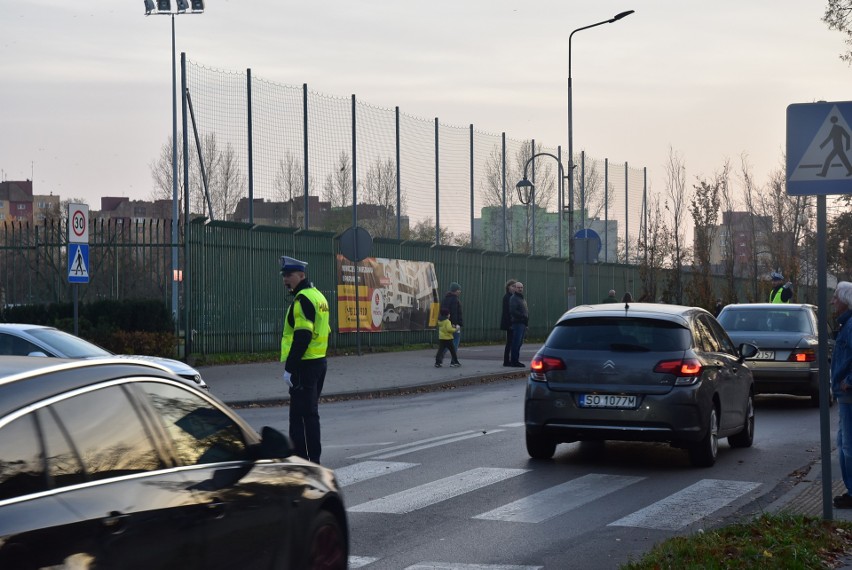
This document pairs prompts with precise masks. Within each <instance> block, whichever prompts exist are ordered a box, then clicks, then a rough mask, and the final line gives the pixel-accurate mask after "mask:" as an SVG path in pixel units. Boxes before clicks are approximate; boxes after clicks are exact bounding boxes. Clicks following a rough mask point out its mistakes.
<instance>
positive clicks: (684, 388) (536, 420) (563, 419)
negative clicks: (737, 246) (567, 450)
mask: <svg viewBox="0 0 852 570" xmlns="http://www.w3.org/2000/svg"><path fill="white" fill-rule="evenodd" d="M756 353H757V347H755V346H754V345H752V344H743V345H740V346H739V348H737V347H735V346H734V344H733V342H732V341H731V339H730V338H729V337H728V335H727V333H726V332H725V331H724V329H723V328H722V327H721V326H720V325H719V323H718V322H717V321H716V319H715V318H714V317H713V315H711V314H710V313H708V312H707V311H705V310H704V309H701V308H697V307H684V306H680V305H663V304H654V303H632V304H608V305H586V306H581V307H576V308H574V309H572V310H570V311H568V312H567V313H565V314H564V315H562V317H561V318H560V319H559V321H558V322H557V323H556V325H555V326H554V328H553V330H552V331H551V333H550V335H549V336H548V338H547V341H546V342H545V344H544V346H542V348H541V349H540V350H539V351H538V353H537V354H536V355H535V357H534V358H533V360H532V365H531V366H532V372H531V373H530V376H529V381H528V383H527V391H526V401H525V406H524V421H525V423H526V445H527V451H528V452H529V454H530V456H531V457H533V458H535V459H548V458H550V457H552V456H553V454H554V453H555V451H556V445H557V444H559V443H567V442H573V441H584V440H607V439H612V440H629V441H662V442H669V443H671V444H672V445H673V446H676V447H682V448H686V449H687V450H688V451H689V457H690V460H691V461H692V463H693V465H696V466H711V465H713V464H714V463H715V462H716V456H717V454H718V445H719V438H723V437H727V438H728V443H729V444H730V445H731V446H732V447H749V446H751V444H752V440H753V437H754V388H753V381H752V374H751V370H749V368H748V366H746V365H745V364H744V362H743V361H744V359H745V358H749V357H751V356H754V355H755V354H756Z"/></svg>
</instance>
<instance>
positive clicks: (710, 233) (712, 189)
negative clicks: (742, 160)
mask: <svg viewBox="0 0 852 570" xmlns="http://www.w3.org/2000/svg"><path fill="white" fill-rule="evenodd" d="M727 183H728V171H727V163H726V164H725V167H724V168H723V169H722V171H721V172H720V173H717V174H716V176H715V177H714V179H713V180H710V181H707V180H699V181H698V184H696V185H695V192H694V193H693V195H692V199H691V202H690V213H691V215H692V221H693V223H694V224H695V243H694V244H693V272H692V279H691V280H690V282H689V285H688V287H687V290H688V292H689V298H688V299H687V303H689V304H692V305H697V306H701V307H704V308H705V309H707V310H711V309H712V308H713V304H714V303H713V297H714V296H713V283H712V281H711V278H710V275H711V273H712V267H711V263H710V254H711V252H712V248H713V242H714V241H715V237H716V222H717V221H718V217H719V208H720V206H721V200H720V194H721V193H722V191H721V189H722V187H723V186H725V185H727ZM729 239H730V236H729Z"/></svg>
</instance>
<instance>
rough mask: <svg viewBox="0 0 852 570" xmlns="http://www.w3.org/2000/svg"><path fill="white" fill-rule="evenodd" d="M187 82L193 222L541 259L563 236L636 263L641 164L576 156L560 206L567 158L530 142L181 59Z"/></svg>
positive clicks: (563, 246)
mask: <svg viewBox="0 0 852 570" xmlns="http://www.w3.org/2000/svg"><path fill="white" fill-rule="evenodd" d="M186 84H187V90H188V92H189V94H190V97H191V102H192V111H193V114H194V119H195V122H194V124H195V128H196V129H197V131H198V132H197V136H198V139H199V141H200V143H199V144H200V146H201V157H202V159H203V164H204V168H205V171H206V174H207V193H206V195H205V192H204V184H203V182H202V178H201V170H200V169H199V168H197V167H192V168H191V171H190V181H189V184H190V188H191V192H190V210H191V211H192V212H194V213H198V214H205V215H207V214H208V212H210V211H212V214H213V217H214V219H218V220H235V221H242V222H253V223H259V224H272V225H281V226H287V227H299V228H308V229H322V230H331V231H342V230H343V229H345V228H348V227H351V226H352V224H353V223H354V222H357V224H358V225H361V226H364V227H366V228H367V229H368V230H369V231H370V232H371V234H372V235H374V236H380V237H391V238H401V239H414V240H420V241H431V242H438V243H441V244H449V245H470V246H473V247H479V248H483V249H490V250H496V251H507V252H516V253H532V254H540V255H559V254H562V255H567V252H568V249H569V244H570V243H571V240H570V236H571V233H570V232H571V231H573V232H574V233H575V234H577V232H581V233H580V234H579V235H580V236H581V237H590V236H592V237H595V236H596V239H599V241H600V248H599V253H598V260H599V261H608V262H621V263H623V262H625V261H633V260H635V259H636V256H637V255H638V254H639V252H638V247H637V243H638V241H639V240H640V239H642V238H643V235H642V233H643V228H644V227H645V225H644V221H643V220H644V216H645V211H646V206H645V201H646V195H645V194H646V188H645V175H644V170H643V169H642V168H635V167H631V166H628V165H627V163H624V162H615V161H612V160H604V159H598V158H591V157H588V156H586V155H585V154H584V153H575V156H574V164H575V168H574V171H573V176H574V178H573V182H574V184H573V199H572V197H571V196H569V184H568V183H567V182H568V181H567V180H564V179H563V174H565V175H568V165H569V161H568V156H567V152H563V150H562V149H561V148H560V147H554V146H549V145H547V144H546V143H545V142H543V141H539V140H536V139H535V138H534V137H531V138H530V139H527V140H516V139H511V138H506V137H505V135H502V134H493V133H486V132H482V131H479V130H476V129H474V127H473V125H470V126H467V127H464V126H453V125H447V124H443V123H441V122H440V120H439V119H434V118H433V119H425V118H421V117H414V116H411V115H408V114H406V113H402V112H400V111H399V108H396V109H386V108H379V107H375V106H372V105H370V104H368V103H365V102H362V101H358V100H357V97H356V96H354V95H352V96H349V97H339V96H332V95H326V94H322V93H317V92H314V91H310V90H309V89H308V87H307V86H306V85H303V86H292V85H283V84H278V83H274V82H271V81H268V80H265V79H261V78H257V77H255V76H253V75H252V74H251V71H250V70H246V71H245V72H230V71H223V70H217V69H213V68H210V67H206V66H203V65H200V64H198V63H194V62H189V61H188V62H187V65H186ZM353 128H354V135H355V136H354V137H353ZM195 135H196V133H193V132H190V133H187V134H186V135H185V136H186V137H187V139H188V140H190V141H192V140H193V139H194V137H195ZM306 141H307V144H306ZM249 143H251V144H249ZM190 152H191V154H193V155H197V154H198V151H197V150H196V149H195V148H194V145H193V147H192V148H191V149H190ZM534 155H535V158H533V156H534ZM557 158H558V159H560V160H557ZM190 164H194V161H193V160H192V157H191V160H190ZM560 164H561V166H562V168H560ZM525 174H526V176H527V178H528V179H529V181H530V182H531V183H532V184H533V187H534V191H532V192H529V190H528V191H527V193H526V194H524V193H519V192H518V190H517V189H516V184H517V183H518V181H520V180H521V179H522V178H523V177H524V175H525ZM306 179H307V183H306ZM353 192H354V196H353ZM205 196H209V198H207V197H205ZM353 198H355V202H356V203H357V205H356V211H355V212H353V209H352V208H353ZM208 200H209V202H208ZM208 204H209V205H208ZM569 206H573V210H571V211H569ZM397 216H400V217H399V218H398V217H397ZM560 239H561V241H560Z"/></svg>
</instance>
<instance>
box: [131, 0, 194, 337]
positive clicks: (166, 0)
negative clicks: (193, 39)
mask: <svg viewBox="0 0 852 570" xmlns="http://www.w3.org/2000/svg"><path fill="white" fill-rule="evenodd" d="M156 5H157V9H156V11H155V10H154V0H145V15H146V16H151V15H157V16H171V19H172V141H171V145H172V275H173V276H175V275H179V267H178V246H177V243H178V238H179V236H178V225H179V224H178V220H179V219H180V218H179V217H178V132H177V63H176V59H175V16H182V15H184V14H201V13H202V12H203V11H204V2H203V1H201V0H192V11H188V10H187V8H189V5H188V3H187V0H177V11H175V12H172V2H171V0H156ZM184 239H186V236H185V235H184ZM172 317H174V321H175V334H176V335H177V334H178V332H179V330H178V320H179V319H178V280H177V279H176V278H173V279H172Z"/></svg>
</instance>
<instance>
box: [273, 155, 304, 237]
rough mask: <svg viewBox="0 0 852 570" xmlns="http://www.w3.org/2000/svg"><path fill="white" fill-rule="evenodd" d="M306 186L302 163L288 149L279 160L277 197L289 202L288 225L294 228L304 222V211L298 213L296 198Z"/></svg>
mask: <svg viewBox="0 0 852 570" xmlns="http://www.w3.org/2000/svg"><path fill="white" fill-rule="evenodd" d="M304 186H305V174H304V171H303V170H302V163H301V162H299V160H297V159H296V157H295V156H293V154H292V153H291V152H290V151H287V154H285V155H284V157H283V158H281V159H280V160H279V161H278V169H277V170H276V171H275V197H276V198H277V200H278V201H279V202H285V203H288V204H289V206H290V208H289V220H288V225H289V226H290V227H292V228H295V227H300V226H301V225H302V223H303V222H304V212H301V213H298V212H297V211H296V207H295V205H296V198H297V197H299V196H301V195H303V193H304Z"/></svg>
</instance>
